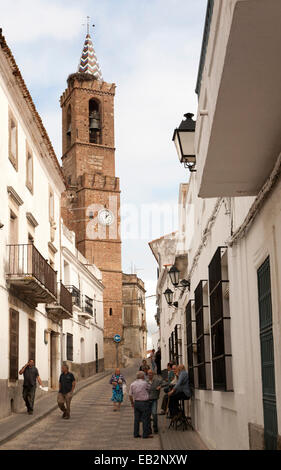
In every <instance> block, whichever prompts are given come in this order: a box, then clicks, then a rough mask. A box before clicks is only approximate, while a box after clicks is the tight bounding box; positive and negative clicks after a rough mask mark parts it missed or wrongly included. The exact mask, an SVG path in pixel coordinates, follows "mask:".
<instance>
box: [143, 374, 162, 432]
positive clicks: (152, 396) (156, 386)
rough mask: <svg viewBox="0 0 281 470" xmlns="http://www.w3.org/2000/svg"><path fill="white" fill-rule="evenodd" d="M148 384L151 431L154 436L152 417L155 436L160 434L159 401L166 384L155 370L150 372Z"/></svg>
mask: <svg viewBox="0 0 281 470" xmlns="http://www.w3.org/2000/svg"><path fill="white" fill-rule="evenodd" d="M147 376H148V377H147V379H146V380H147V383H148V384H149V385H150V390H149V406H150V410H149V411H150V415H149V430H150V434H152V429H151V415H152V419H153V431H154V433H155V434H157V433H158V420H157V405H158V399H159V396H160V390H161V385H163V384H166V382H165V381H164V380H163V379H162V378H161V377H159V376H156V375H155V373H154V372H153V370H149V371H148V373H147Z"/></svg>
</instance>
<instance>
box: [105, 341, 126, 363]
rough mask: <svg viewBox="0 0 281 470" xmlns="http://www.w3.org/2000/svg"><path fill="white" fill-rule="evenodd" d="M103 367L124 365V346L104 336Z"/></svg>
mask: <svg viewBox="0 0 281 470" xmlns="http://www.w3.org/2000/svg"><path fill="white" fill-rule="evenodd" d="M103 350H104V368H105V369H114V368H116V367H124V366H125V363H124V353H123V351H124V346H123V344H122V342H121V343H115V342H114V341H113V339H112V338H104V344H103Z"/></svg>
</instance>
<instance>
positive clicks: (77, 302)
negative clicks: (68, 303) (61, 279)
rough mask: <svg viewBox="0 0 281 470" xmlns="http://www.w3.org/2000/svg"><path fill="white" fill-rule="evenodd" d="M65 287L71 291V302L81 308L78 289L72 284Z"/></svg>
mask: <svg viewBox="0 0 281 470" xmlns="http://www.w3.org/2000/svg"><path fill="white" fill-rule="evenodd" d="M65 287H66V288H67V290H68V291H69V292H70V293H71V297H72V304H73V305H76V307H79V308H81V292H80V290H79V289H78V288H77V287H76V286H73V285H67V286H65Z"/></svg>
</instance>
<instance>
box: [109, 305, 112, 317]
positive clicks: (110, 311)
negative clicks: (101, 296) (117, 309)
mask: <svg viewBox="0 0 281 470" xmlns="http://www.w3.org/2000/svg"><path fill="white" fill-rule="evenodd" d="M109 315H110V316H111V315H112V308H111V307H110V309H109Z"/></svg>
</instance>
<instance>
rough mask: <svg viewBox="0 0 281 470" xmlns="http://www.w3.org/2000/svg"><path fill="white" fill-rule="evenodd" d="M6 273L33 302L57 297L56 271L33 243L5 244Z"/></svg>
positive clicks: (10, 280) (45, 301) (44, 301)
mask: <svg viewBox="0 0 281 470" xmlns="http://www.w3.org/2000/svg"><path fill="white" fill-rule="evenodd" d="M7 250H8V257H7V266H6V275H7V278H8V279H9V282H10V284H12V285H15V286H16V287H17V291H18V292H21V293H23V294H24V295H26V296H27V299H28V296H30V301H32V302H33V303H47V302H50V301H52V300H55V299H56V298H57V273H56V271H54V269H53V268H52V267H51V266H50V264H49V263H48V261H47V260H46V259H45V258H44V257H43V256H42V255H41V253H40V252H39V251H38V250H37V248H35V246H34V245H33V244H21V245H19V244H13V245H7Z"/></svg>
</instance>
